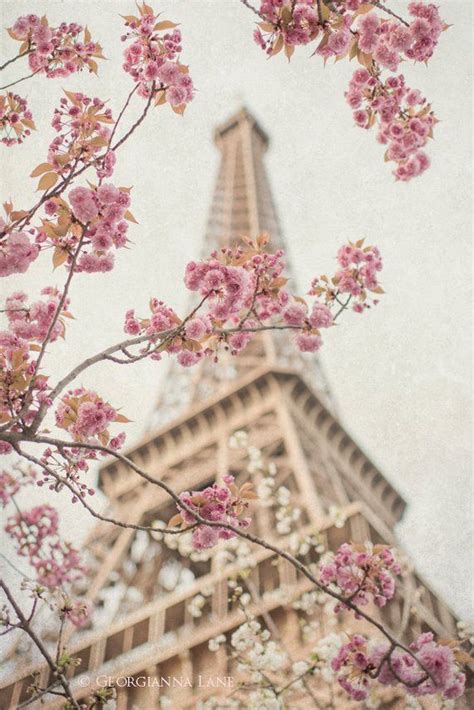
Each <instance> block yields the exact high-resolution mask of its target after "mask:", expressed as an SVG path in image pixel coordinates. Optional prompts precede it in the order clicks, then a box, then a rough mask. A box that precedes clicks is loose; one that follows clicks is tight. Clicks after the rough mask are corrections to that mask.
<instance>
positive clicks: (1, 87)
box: [0, 69, 41, 91]
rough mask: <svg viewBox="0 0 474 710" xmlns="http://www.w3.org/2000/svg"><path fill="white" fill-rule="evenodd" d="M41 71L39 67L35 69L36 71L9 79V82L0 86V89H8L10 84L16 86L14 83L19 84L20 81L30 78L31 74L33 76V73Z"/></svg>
mask: <svg viewBox="0 0 474 710" xmlns="http://www.w3.org/2000/svg"><path fill="white" fill-rule="evenodd" d="M40 71H41V69H37V70H36V71H34V72H32V73H31V74H28V75H27V76H22V77H21V79H16V80H15V81H11V82H10V83H9V84H5V85H4V86H0V91H3V89H9V88H10V86H16V84H21V82H22V81H26V80H27V79H31V77H32V76H35V74H38V73H39V72H40Z"/></svg>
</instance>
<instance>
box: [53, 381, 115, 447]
mask: <svg viewBox="0 0 474 710" xmlns="http://www.w3.org/2000/svg"><path fill="white" fill-rule="evenodd" d="M128 421H129V420H128V419H127V418H126V417H125V416H124V415H123V414H119V413H118V412H117V410H115V409H114V408H113V407H112V406H111V405H110V404H109V403H108V402H105V401H104V400H103V399H102V398H101V397H99V395H98V394H96V393H95V392H91V391H89V390H85V389H84V388H82V387H81V388H78V389H75V390H71V391H70V392H68V393H67V394H66V395H65V396H64V397H63V398H62V400H61V402H60V404H59V405H58V408H57V410H56V424H57V426H58V427H60V428H61V429H65V430H66V431H68V432H69V433H70V434H71V436H72V437H73V439H74V441H80V442H87V443H93V442H97V443H99V444H100V445H102V446H107V445H108V444H109V442H111V443H112V446H114V443H116V442H120V445H121V444H122V443H123V441H124V438H125V437H124V435H119V436H118V437H115V438H113V439H112V440H111V437H110V434H109V431H108V426H109V424H111V423H112V422H122V423H127V422H128Z"/></svg>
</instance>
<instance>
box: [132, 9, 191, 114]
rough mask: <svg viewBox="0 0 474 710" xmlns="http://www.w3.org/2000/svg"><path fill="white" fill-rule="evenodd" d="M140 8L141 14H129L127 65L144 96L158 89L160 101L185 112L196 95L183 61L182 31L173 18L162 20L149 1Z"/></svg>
mask: <svg viewBox="0 0 474 710" xmlns="http://www.w3.org/2000/svg"><path fill="white" fill-rule="evenodd" d="M138 9H139V13H140V16H139V17H135V16H133V15H127V16H125V25H126V27H127V28H128V31H127V33H126V34H124V35H122V41H124V42H125V41H131V44H129V45H128V46H127V48H126V49H125V51H124V64H123V68H124V70H125V71H126V72H127V74H130V76H131V77H132V79H133V80H134V81H135V82H136V83H137V84H138V87H139V88H138V91H139V93H140V95H141V96H143V97H149V96H150V94H151V93H152V92H153V91H154V92H155V94H156V104H162V103H165V102H168V103H169V104H170V106H171V107H172V108H173V110H174V111H175V112H177V113H182V112H183V111H184V109H185V107H186V104H188V103H189V102H190V101H191V100H192V98H193V96H194V86H193V81H192V79H191V77H190V76H189V73H188V68H187V66H185V65H183V64H181V63H180V62H179V53H180V52H181V50H182V46H181V32H180V31H179V30H178V29H176V25H175V24H174V23H173V22H170V21H168V20H163V21H159V20H158V15H156V14H155V13H154V11H153V9H152V8H151V7H149V6H148V5H146V4H145V3H143V4H142V5H138ZM165 30H172V32H165Z"/></svg>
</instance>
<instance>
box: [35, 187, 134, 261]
mask: <svg viewBox="0 0 474 710" xmlns="http://www.w3.org/2000/svg"><path fill="white" fill-rule="evenodd" d="M68 199H69V203H70V204H68V202H67V201H66V200H64V199H62V198H61V197H52V198H50V199H49V200H47V201H46V202H45V204H44V208H45V211H46V214H47V215H48V217H49V218H50V219H43V220H42V226H41V228H40V229H39V239H40V240H41V241H42V242H45V243H46V244H47V245H51V246H54V252H53V265H54V266H55V267H57V266H60V265H61V264H65V266H66V267H67V268H71V267H72V264H73V261H74V270H75V271H78V272H80V271H82V272H87V273H94V272H105V271H110V270H111V269H113V266H114V254H113V252H112V249H113V248H115V249H120V248H121V247H124V246H125V245H126V244H127V241H128V239H127V231H128V224H127V220H128V221H135V218H134V217H133V215H132V214H131V212H130V211H129V210H128V207H129V206H130V195H129V189H128V188H125V187H121V188H117V187H115V186H114V185H112V184H110V183H104V184H102V185H100V186H91V187H75V188H73V189H72V190H71V191H70V192H69V194H68ZM79 243H80V253H79V254H77V255H76V253H77V249H78V248H79Z"/></svg>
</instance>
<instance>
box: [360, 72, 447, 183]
mask: <svg viewBox="0 0 474 710" xmlns="http://www.w3.org/2000/svg"><path fill="white" fill-rule="evenodd" d="M346 100H347V102H348V103H349V105H350V106H351V107H352V108H355V109H356V110H355V111H354V120H355V122H356V123H357V125H358V126H361V127H362V128H371V127H372V126H373V125H374V124H376V123H377V124H378V127H379V132H378V135H377V140H378V141H379V143H382V144H384V145H388V148H387V150H386V153H385V159H386V160H387V161H389V160H393V161H395V162H396V163H397V168H396V170H395V171H394V175H395V177H396V178H397V180H403V181H404V182H407V181H408V180H411V178H413V177H416V176H417V175H420V174H421V173H422V172H424V171H425V170H426V169H427V168H428V167H429V165H430V161H429V158H428V156H427V155H426V153H425V152H424V151H423V150H421V149H422V148H423V147H424V146H425V145H426V143H427V142H428V139H429V138H432V137H433V127H434V126H435V124H436V122H437V121H436V118H435V116H434V114H433V111H432V110H431V107H430V105H429V104H427V103H426V99H425V98H424V97H423V96H422V95H421V93H420V92H419V91H418V90H416V89H410V88H409V87H407V86H406V85H405V77H404V76H403V74H399V75H398V76H390V77H389V78H388V79H387V80H386V81H385V83H383V82H381V81H380V80H379V79H377V78H375V77H374V76H372V75H371V74H370V73H369V71H367V69H357V70H356V71H355V72H354V74H353V76H352V79H351V81H350V83H349V90H348V91H347V92H346ZM363 103H364V104H365V108H362V104H363Z"/></svg>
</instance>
